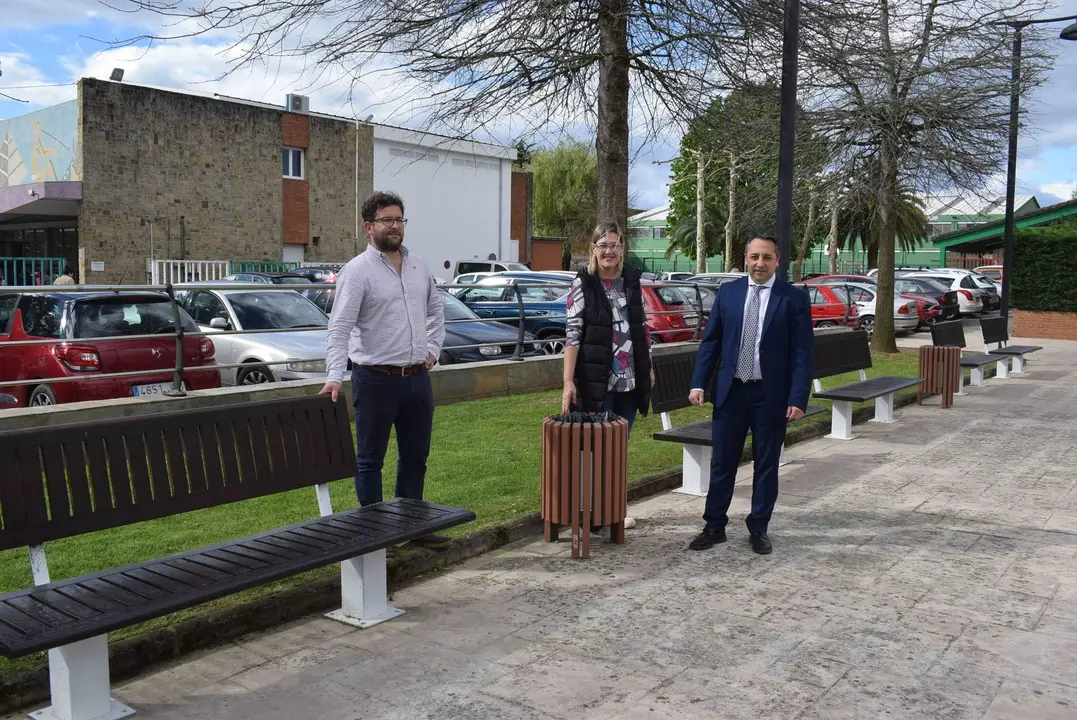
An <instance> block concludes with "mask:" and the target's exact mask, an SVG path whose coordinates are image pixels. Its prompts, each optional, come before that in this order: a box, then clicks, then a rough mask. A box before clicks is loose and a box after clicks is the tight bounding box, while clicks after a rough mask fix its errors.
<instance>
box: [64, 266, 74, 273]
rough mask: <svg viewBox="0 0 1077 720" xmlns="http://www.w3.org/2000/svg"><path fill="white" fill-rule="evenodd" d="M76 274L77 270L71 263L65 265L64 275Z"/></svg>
mask: <svg viewBox="0 0 1077 720" xmlns="http://www.w3.org/2000/svg"><path fill="white" fill-rule="evenodd" d="M74 274H75V271H74V270H73V269H72V268H71V266H70V265H64V275H74Z"/></svg>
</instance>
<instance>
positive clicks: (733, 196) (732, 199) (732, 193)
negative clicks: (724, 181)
mask: <svg viewBox="0 0 1077 720" xmlns="http://www.w3.org/2000/svg"><path fill="white" fill-rule="evenodd" d="M737 172H738V169H737V156H736V155H734V154H733V153H732V152H730V153H729V211H728V212H727V213H726V219H725V257H724V258H722V259H723V260H724V261H725V271H726V272H729V271H730V270H732V269H733V236H734V234H735V232H736V228H737V180H738V175H737Z"/></svg>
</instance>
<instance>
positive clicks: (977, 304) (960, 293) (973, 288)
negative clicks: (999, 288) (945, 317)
mask: <svg viewBox="0 0 1077 720" xmlns="http://www.w3.org/2000/svg"><path fill="white" fill-rule="evenodd" d="M973 275H974V273H972V272H970V271H968V270H965V271H953V270H948V269H946V268H943V270H942V271H938V270H931V271H925V272H918V273H910V274H909V275H906V276H905V277H907V278H912V279H915V278H927V279H928V280H936V281H938V282H941V283H942V284H943V285H945V286H946V287H948V288H950V289H951V290H953V291H954V292H956V293H957V307H958V310H959V311H960V312H961V314H962V315H972V314H974V313H980V312H983V311H984V300H985V298H986V296H987V290H985V289H984V288H983V287H981V286H980V284H979V283H978V282H977V281H976V278H975V277H973ZM988 282H989V283H990V282H991V281H990V280H988Z"/></svg>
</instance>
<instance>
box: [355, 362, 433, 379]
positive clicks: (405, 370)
mask: <svg viewBox="0 0 1077 720" xmlns="http://www.w3.org/2000/svg"><path fill="white" fill-rule="evenodd" d="M359 367H361V368H363V369H364V370H373V371H374V372H379V373H384V374H385V375H400V376H401V377H407V376H408V375H418V374H419V373H421V372H422V371H424V370H426V365H424V364H423V363H419V364H418V365H405V366H403V367H401V366H399V365H360V366H359Z"/></svg>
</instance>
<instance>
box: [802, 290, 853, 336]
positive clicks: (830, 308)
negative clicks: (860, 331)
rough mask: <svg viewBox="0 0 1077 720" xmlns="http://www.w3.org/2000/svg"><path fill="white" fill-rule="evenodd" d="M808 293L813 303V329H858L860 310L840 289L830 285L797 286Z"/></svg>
mask: <svg viewBox="0 0 1077 720" xmlns="http://www.w3.org/2000/svg"><path fill="white" fill-rule="evenodd" d="M794 287H798V288H800V289H801V290H804V291H805V292H807V293H808V299H809V300H810V301H811V323H812V327H817V328H822V327H838V326H839V325H845V326H847V327H851V328H856V327H857V325H859V323H860V308H859V307H857V305H856V303H855V302H850V301H849V296H848V295H846V294H845V291H843V290H842V289H841V288H840V287H831V286H830V285H796V286H794Z"/></svg>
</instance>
